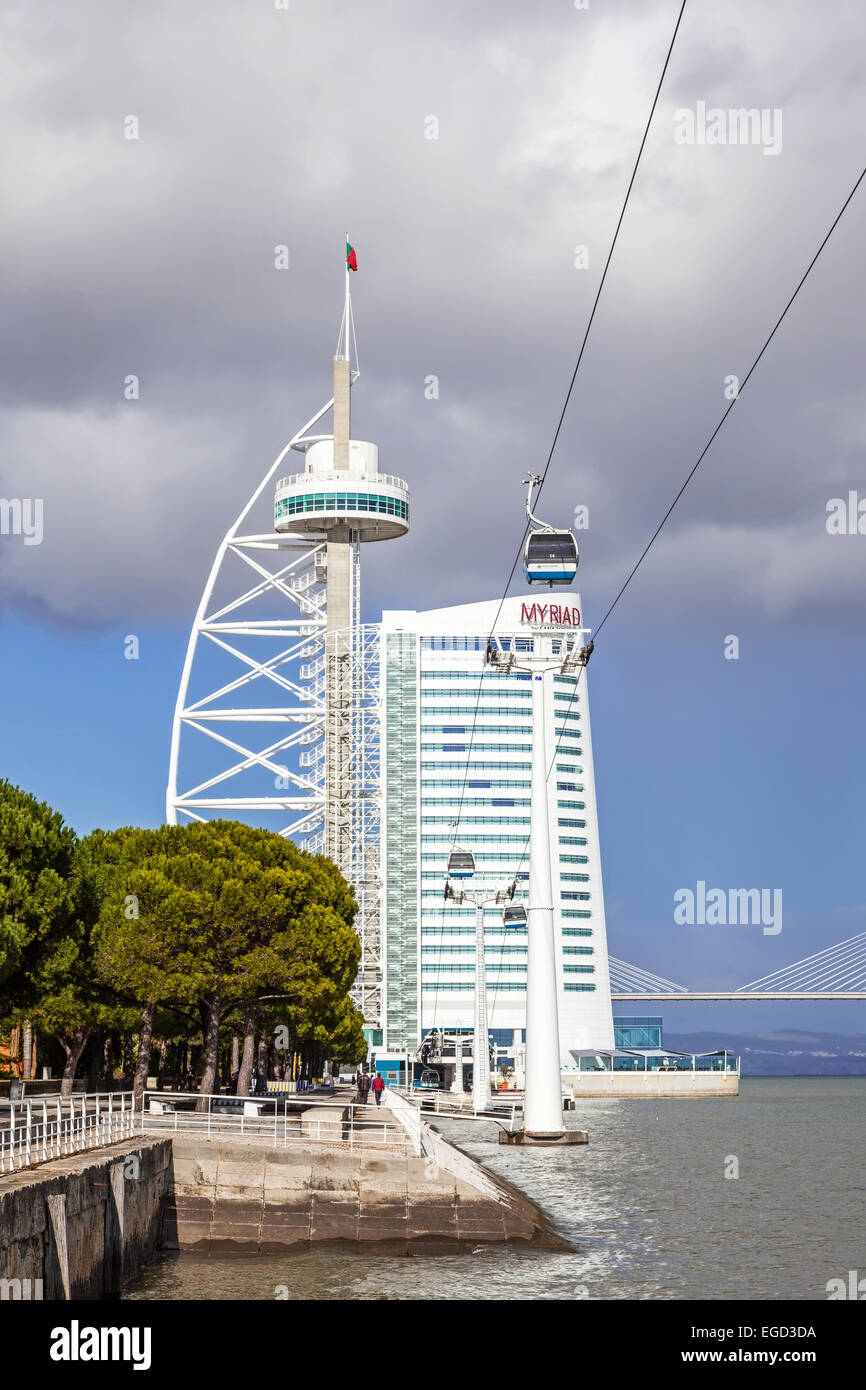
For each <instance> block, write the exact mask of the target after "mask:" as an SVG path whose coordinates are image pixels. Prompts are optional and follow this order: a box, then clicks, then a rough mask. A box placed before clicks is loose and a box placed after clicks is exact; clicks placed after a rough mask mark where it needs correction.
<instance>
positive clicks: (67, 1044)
mask: <svg viewBox="0 0 866 1390" xmlns="http://www.w3.org/2000/svg"><path fill="white" fill-rule="evenodd" d="M89 1037H90V1029H89V1028H76V1030H75V1032H74V1033H71V1034H69V1036H68V1037H67V1036H66V1035H65V1034H63V1033H58V1035H57V1041H58V1042H59V1043H60V1046H61V1047H62V1048H63V1051H64V1052H65V1053H66V1064H65V1066H64V1068H63V1080H62V1081H61V1083H60V1094H61V1095H62V1096H71V1095H72V1086H73V1083H74V1081H75V1073H76V1072H77V1070H78V1063H79V1061H80V1060H81V1054H82V1052H83V1051H84V1049H85V1047H86V1045H87V1039H88V1038H89Z"/></svg>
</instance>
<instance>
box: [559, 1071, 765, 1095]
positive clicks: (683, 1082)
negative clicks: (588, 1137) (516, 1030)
mask: <svg viewBox="0 0 866 1390" xmlns="http://www.w3.org/2000/svg"><path fill="white" fill-rule="evenodd" d="M562 1088H563V1090H569V1091H572V1093H573V1094H574V1096H575V1097H576V1099H578V1100H580V1099H583V1098H586V1097H590V1096H618V1097H620V1096H629V1097H631V1098H632V1099H634V1098H638V1099H640V1098H641V1097H644V1098H651V1099H653V1100H655V1099H656V1098H657V1097H665V1098H667V1099H670V1100H694V1099H696V1098H699V1097H701V1098H702V1097H705V1096H737V1095H739V1093H740V1078H739V1077H738V1076H737V1074H736V1072H730V1071H728V1072H724V1071H694V1072H693V1071H669V1072H664V1071H648V1072H627V1071H614V1072H610V1071H582V1072H580V1073H579V1074H577V1073H575V1072H563V1074H562Z"/></svg>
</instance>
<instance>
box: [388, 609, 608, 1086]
mask: <svg viewBox="0 0 866 1390" xmlns="http://www.w3.org/2000/svg"><path fill="white" fill-rule="evenodd" d="M547 592H549V591H546V594H545V597H544V598H543V599H541V600H539V598H538V597H537V591H536V594H527V595H525V596H520V595H518V596H516V597H511V598H507V599H506V600H505V602H504V604H503V606H502V610H501V612H500V613H499V617H498V619H497V616H496V615H497V609H498V607H499V604H498V601H497V600H490V601H486V602H482V603H471V604H465V605H461V606H459V607H453V608H439V609H432V610H430V611H428V612H422V613H418V612H412V611H386V612H384V613H383V615H382V628H381V655H380V662H381V664H380V672H381V719H382V724H381V767H382V791H383V798H382V838H381V845H382V890H383V904H382V909H383V910H382V926H383V950H382V988H383V1010H382V1022H383V1033H384V1037H383V1038H382V1042H383V1044H384V1046H385V1048H387V1050H388V1051H389V1052H392V1051H393V1052H400V1051H404V1050H405V1051H406V1052H407V1053H408V1054H409V1056H410V1057H412V1056H414V1055H415V1054H416V1053H417V1049H418V1047H419V1045H420V1042H421V1040H422V1038H423V1037H424V1036H425V1035H427V1034H428V1033H429V1032H430V1031H431V1030H435V1029H444V1030H446V1031H449V1030H450V1031H454V1030H458V1031H462V1030H467V1031H468V1030H471V1028H472V1023H473V997H474V996H473V991H474V971H475V946H474V940H475V908H474V906H473V905H472V904H471V903H469V904H465V905H464V904H457V905H455V904H454V903H452V902H450V901H446V900H445V898H444V896H443V886H444V883H445V879H446V873H447V865H448V856H449V852H450V851H451V850H452V849H453V848H454V847H455V846H457V847H459V848H460V849H465V850H468V851H470V852H471V853H472V854H473V855H474V858H475V874H474V879H473V882H474V885H475V887H476V888H477V887H481V888H485V889H486V888H489V890H490V891H489V896H490V898H491V899H492V898H493V897H494V895H495V894H496V892H497V891H499V890H501V889H503V888H505V887H507V886H508V885H509V884H510V883H511V882H513V881H514V880H515V879H516V881H517V889H516V893H515V896H514V903H515V904H519V903H521V902H522V903H524V904H525V903H526V899H527V884H528V878H529V831H530V777H531V758H532V739H533V737H534V736H535V734H536V732H537V731H535V730H534V729H533V723H532V717H531V684H530V680H531V678H530V675H529V673H528V672H526V671H519V670H514V671H511V672H509V673H508V674H505V673H504V672H494V671H491V669H490V667H489V666H487V667H485V650H486V646H487V639H488V635H489V633H490V631H491V628H492V627H493V623H494V621H495V622H496V633H495V637H496V642H497V645H498V646H499V648H500V650H502V651H505V652H508V651H509V650H513V651H514V652H515V653H518V654H519V653H528V652H531V651H532V649H533V642H534V640H535V638H536V637H537V636H538V635H539V634H541V633H543V634H544V635H545V637H547V638H550V637H551V636H552V637H553V638H554V640H556V639H557V637H558V636H559V635H560V634H561V637H562V640H563V643H565V641H566V640H567V639H569V638H571V639H573V637H574V634H575V630H576V629H580V627H581V617H580V597H579V596H578V595H577V594H574V593H571V592H570V593H569V594H567V595H565V596H564V597H563V600H562V602H551V601H550V600H549V598H548V597H547V596H546V595H547ZM512 644H513V645H512ZM479 682H481V686H480V694H479ZM576 682H577V683H578V688H577V690H575V684H576ZM545 684H546V694H545V698H546V700H547V709H546V720H545V722H546V726H547V730H548V737H547V744H548V747H547V749H546V750H545V756H546V761H547V764H548V766H550V765H551V764H553V769H552V771H551V774H550V776H549V779H548V784H547V785H548V809H549V824H550V841H549V848H550V856H551V868H552V874H553V885H554V898H553V902H554V940H555V954H556V973H557V985H558V1003H559V1033H560V1052H561V1060H562V1066H563V1069H565V1070H571V1069H574V1068H576V1066H577V1062H576V1061H575V1059H574V1057H573V1055H572V1054H573V1053H574V1052H580V1051H586V1050H587V1049H594V1048H599V1049H604V1050H607V1049H611V1048H613V1047H614V1031H613V1019H612V1012H611V999H610V982H609V974H608V959H607V939H606V931H605V916H604V895H603V891H602V877H601V858H600V851H599V837H598V817H597V811H596V797H595V776H594V771H593V761H592V739H591V731H590V720H589V705H588V700H587V682H586V671H585V670H584V671H582V672H581V673H580V675H579V677H578V673H576V672H573V673H571V674H563V675H560V674H554V675H553V676H552V677H549V678H548V679H547V681H546V683H545ZM476 706H477V708H476ZM473 725H474V733H473ZM554 750H556V751H555V753H554ZM484 941H485V951H486V960H487V971H486V978H487V993H488V1016H489V1023H490V1028H491V1031H492V1034H493V1037H494V1039H495V1040H497V1041H503V1042H504V1041H505V1039H508V1040H509V1041H510V1040H511V1039H512V1038H514V1040H515V1042H519V1041H520V1040H521V1038H522V1036H523V1029H524V1028H525V1024H526V958H527V929H526V926H525V924H524V925H522V926H518V927H509V928H507V929H506V928H505V927H504V926H503V920H502V908H501V907H496V906H494V904H493V903H492V902H491V904H490V907H489V908H488V909H486V910H485V917H484Z"/></svg>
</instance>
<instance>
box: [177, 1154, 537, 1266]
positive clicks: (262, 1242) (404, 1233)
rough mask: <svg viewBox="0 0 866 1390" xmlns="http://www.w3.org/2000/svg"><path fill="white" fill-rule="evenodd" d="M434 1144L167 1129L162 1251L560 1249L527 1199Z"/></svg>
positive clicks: (464, 1156)
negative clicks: (300, 1142)
mask: <svg viewBox="0 0 866 1390" xmlns="http://www.w3.org/2000/svg"><path fill="white" fill-rule="evenodd" d="M436 1141H437V1142H436V1143H435V1148H434V1152H433V1153H432V1154H428V1155H425V1156H422V1157H416V1156H415V1155H414V1154H406V1153H400V1154H394V1153H389V1152H387V1151H385V1150H380V1151H379V1152H376V1151H375V1150H373V1149H370V1150H367V1151H366V1152H365V1151H360V1152H358V1151H356V1152H354V1153H348V1152H345V1151H342V1150H340V1149H339V1148H336V1147H328V1146H325V1145H310V1146H309V1147H305V1148H303V1149H299V1148H297V1147H292V1148H275V1147H273V1145H271V1144H269V1142H268V1141H267V1140H266V1139H259V1140H256V1139H252V1140H238V1139H210V1140H208V1139H203V1138H200V1137H198V1136H184V1135H181V1136H178V1137H176V1138H174V1140H173V1163H174V1182H173V1187H172V1192H171V1194H170V1195H169V1197H168V1199H167V1204H166V1216H165V1226H164V1243H165V1246H166V1247H167V1248H172V1247H173V1248H176V1249H179V1250H185V1249H186V1250H189V1249H192V1250H208V1251H210V1252H212V1253H216V1252H220V1253H222V1252H226V1251H230V1250H238V1251H244V1250H246V1251H259V1252H263V1253H267V1252H272V1251H277V1250H282V1249H284V1248H286V1247H290V1246H295V1247H298V1248H301V1247H308V1246H309V1245H311V1244H313V1243H317V1242H321V1241H330V1242H332V1243H336V1244H339V1245H340V1246H342V1247H344V1248H348V1249H353V1250H361V1251H365V1252H366V1253H368V1254H372V1253H380V1252H381V1253H383V1254H384V1253H387V1254H395V1253H396V1254H399V1253H401V1252H402V1253H409V1252H410V1251H411V1252H414V1253H425V1252H426V1253H431V1254H432V1253H439V1252H445V1251H452V1252H453V1251H455V1250H461V1249H471V1248H472V1247H473V1246H476V1245H479V1244H482V1243H487V1242H490V1243H503V1242H520V1243H522V1244H527V1243H533V1244H541V1245H544V1246H546V1247H547V1248H552V1247H555V1246H560V1245H562V1244H563V1243H562V1242H560V1241H559V1239H558V1237H556V1236H555V1235H553V1233H552V1232H551V1231H550V1229H549V1227H548V1224H547V1222H546V1220H545V1218H544V1216H543V1215H542V1213H541V1212H540V1211H539V1210H538V1208H537V1207H535V1206H534V1205H533V1204H532V1202H530V1201H529V1200H528V1199H527V1198H526V1197H524V1196H523V1195H522V1194H521V1193H519V1192H517V1191H515V1190H514V1189H513V1188H510V1187H508V1185H507V1184H505V1183H503V1182H501V1181H500V1180H499V1179H497V1178H493V1177H492V1176H491V1175H490V1174H489V1173H486V1172H485V1170H484V1169H482V1168H480V1167H479V1165H478V1164H477V1163H475V1162H474V1160H472V1159H470V1158H469V1157H468V1156H467V1155H466V1154H463V1153H461V1152H460V1150H458V1149H456V1148H455V1147H454V1146H453V1145H451V1144H448V1143H446V1141H445V1140H444V1139H442V1138H441V1136H438V1135H437V1136H436Z"/></svg>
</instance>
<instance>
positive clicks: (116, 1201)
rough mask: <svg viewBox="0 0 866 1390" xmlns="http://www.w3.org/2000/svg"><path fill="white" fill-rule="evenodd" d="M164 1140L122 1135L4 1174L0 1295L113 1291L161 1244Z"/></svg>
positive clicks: (167, 1149)
mask: <svg viewBox="0 0 866 1390" xmlns="http://www.w3.org/2000/svg"><path fill="white" fill-rule="evenodd" d="M170 1184H171V1144H170V1142H169V1141H168V1140H167V1139H126V1140H122V1141H121V1142H119V1143H116V1144H111V1145H109V1146H107V1147H105V1148H103V1149H93V1150H91V1151H90V1152H88V1153H81V1154H73V1155H71V1156H70V1157H68V1158H58V1159H54V1160H52V1161H51V1162H49V1163H43V1164H42V1165H41V1166H40V1167H38V1168H33V1169H25V1170H24V1171H22V1172H20V1173H16V1174H14V1175H11V1176H7V1177H4V1178H2V1179H0V1298H2V1299H10V1298H45V1299H69V1298H111V1297H115V1296H117V1295H119V1294H120V1291H121V1289H122V1286H123V1283H124V1282H125V1281H126V1280H127V1279H131V1278H134V1277H135V1275H136V1274H138V1273H139V1271H140V1270H141V1268H142V1267H143V1266H144V1265H145V1264H147V1263H148V1262H149V1261H150V1260H152V1259H154V1257H155V1256H156V1254H157V1253H158V1251H159V1248H160V1242H161V1236H162V1217H163V1207H164V1202H165V1197H166V1194H167V1192H168V1191H169V1189H170Z"/></svg>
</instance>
